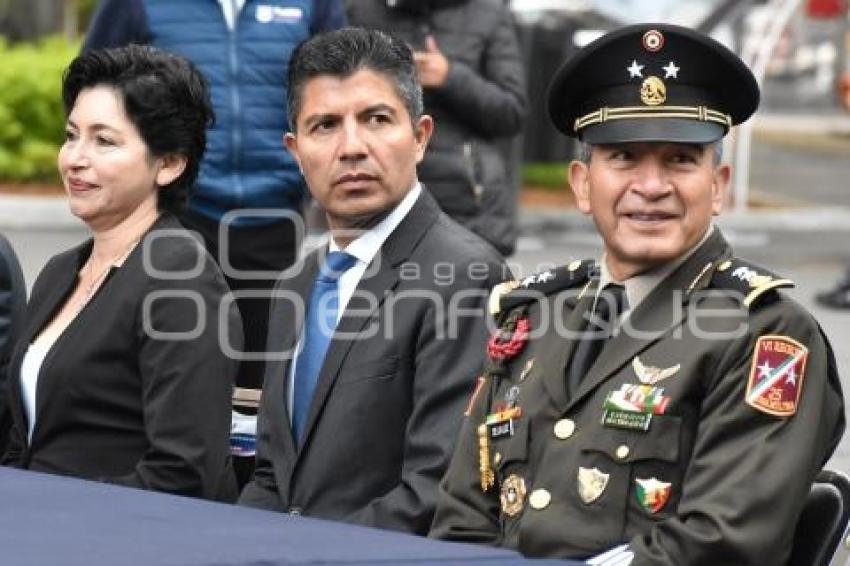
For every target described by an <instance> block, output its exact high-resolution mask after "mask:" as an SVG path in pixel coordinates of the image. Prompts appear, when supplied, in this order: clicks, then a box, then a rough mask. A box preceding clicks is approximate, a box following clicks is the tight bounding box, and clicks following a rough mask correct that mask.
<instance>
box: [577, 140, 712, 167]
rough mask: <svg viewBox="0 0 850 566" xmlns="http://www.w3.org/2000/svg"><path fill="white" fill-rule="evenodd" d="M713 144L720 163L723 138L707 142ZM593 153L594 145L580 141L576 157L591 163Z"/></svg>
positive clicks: (583, 161)
mask: <svg viewBox="0 0 850 566" xmlns="http://www.w3.org/2000/svg"><path fill="white" fill-rule="evenodd" d="M706 145H709V146H711V149H712V151H713V152H714V165H715V166H717V165H720V163H721V162H722V161H723V140H722V139H719V140H717V141H716V142H711V143H709V144H706ZM592 153H593V146H592V145H591V144H589V143H587V142H585V141H579V142H578V152H577V154H576V159H577V160H579V161H581V162H582V163H590V158H591V154H592Z"/></svg>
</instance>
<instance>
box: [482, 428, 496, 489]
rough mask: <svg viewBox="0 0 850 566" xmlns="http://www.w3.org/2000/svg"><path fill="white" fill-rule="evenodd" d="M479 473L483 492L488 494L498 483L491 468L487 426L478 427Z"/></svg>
mask: <svg viewBox="0 0 850 566" xmlns="http://www.w3.org/2000/svg"><path fill="white" fill-rule="evenodd" d="M478 471H479V473H480V475H481V491H483V492H484V493H487V492H488V491H489V490H490V488H491V487H493V484H494V483H496V474H495V473H494V472H493V468H492V467H491V466H490V439H489V438H488V437H487V425H483V424H482V425H479V426H478Z"/></svg>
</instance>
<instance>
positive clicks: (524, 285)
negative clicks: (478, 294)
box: [488, 259, 596, 315]
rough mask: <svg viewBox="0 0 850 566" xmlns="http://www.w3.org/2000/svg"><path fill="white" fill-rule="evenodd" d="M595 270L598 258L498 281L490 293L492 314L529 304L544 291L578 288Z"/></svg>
mask: <svg viewBox="0 0 850 566" xmlns="http://www.w3.org/2000/svg"><path fill="white" fill-rule="evenodd" d="M595 269H596V261H595V260H592V259H586V260H575V261H573V262H570V263H569V264H567V265H564V266H561V267H556V268H555V269H549V270H546V271H541V272H540V273H535V274H532V275H529V276H528V277H524V278H522V279H520V280H519V281H505V282H504V283H499V284H498V285H496V286H495V287H493V291H492V292H491V293H490V300H489V303H488V306H489V309H490V314H491V315H497V314H499V313H500V312H503V311H505V310H509V309H512V308H515V307H518V306H520V305H522V304H525V303H529V302H531V301H532V300H534V297H536V296H539V295H541V294H543V295H550V294H552V293H556V292H558V291H561V290H563V289H570V288H574V287H578V286H579V285H581V284H583V283H586V282H587V281H588V280H589V279H590V277H591V275H592V274H593V272H594V271H595Z"/></svg>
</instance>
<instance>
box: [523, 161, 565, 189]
mask: <svg viewBox="0 0 850 566" xmlns="http://www.w3.org/2000/svg"><path fill="white" fill-rule="evenodd" d="M522 184H523V186H534V187H541V188H551V189H563V188H564V187H566V186H567V164H566V163H563V162H554V163H550V162H535V163H526V164H524V165H523V166H522Z"/></svg>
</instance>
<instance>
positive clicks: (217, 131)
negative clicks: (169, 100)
mask: <svg viewBox="0 0 850 566" xmlns="http://www.w3.org/2000/svg"><path fill="white" fill-rule="evenodd" d="M344 25H345V12H344V8H343V5H342V1H341V0H312V1H311V0H218V1H217V2H216V1H213V0H182V1H181V2H173V1H171V0H101V2H100V5H99V6H98V9H97V11H96V12H95V14H94V17H93V19H92V22H91V25H90V27H89V30H88V33H87V35H86V39H85V43H84V45H83V50H84V51H86V50H90V49H97V48H102V47H120V46H123V45H127V44H130V43H139V44H149V45H153V46H154V47H158V48H162V49H166V50H169V51H172V52H175V53H178V54H180V55H183V56H184V57H186V58H188V59H189V60H191V61H192V62H193V63H194V64H195V65H196V66H197V67H198V68H199V69H200V71H201V72H202V73H203V74H204V76H205V77H206V78H207V80H208V81H209V83H210V89H211V93H212V102H213V108H214V110H215V116H216V120H215V124H214V125H213V126H212V128H211V129H210V131H209V132H208V137H207V139H208V141H207V148H206V153H205V154H204V158H203V161H202V163H201V171H200V175H199V176H198V181H197V184H196V187H195V189H194V192H193V193H192V197H191V199H190V201H189V204H188V206H187V209H186V212H185V213H184V214H183V215H182V216H181V217H180V220H181V221H182V223H183V224H184V225H185V226H186V227H187V228H190V229H193V230H196V231H198V232H200V233H201V235H202V236H203V237H204V240H205V243H206V245H207V249H208V250H209V251H210V253H211V254H212V255H213V257H215V258H216V259H217V260H218V262H219V264H220V265H221V267H222V269H223V271H224V273H225V276H226V278H227V281H228V283H229V284H230V287H231V288H232V289H233V290H234V291H236V292H237V297H239V293H238V292H239V291H241V290H257V289H260V290H264V291H267V290H270V289H271V288H272V287H273V285H274V281H275V280H276V278H277V276H278V274H279V273H280V272H281V271H282V270H283V269H285V268H287V267H288V266H290V265H291V264H292V263H293V262H294V260H295V256H296V253H297V250H298V248H299V247H300V241H298V240H300V237H299V235H300V234H301V233H302V231H301V230H300V228H299V226H300V219H301V212H302V207H303V204H304V201H305V195H306V188H305V185H304V181H303V179H302V177H301V173H300V172H299V170H298V166H297V165H296V164H295V161H294V160H293V158H292V156H291V155H290V154H289V153H288V152H287V151H286V150H285V149H284V146H283V141H282V140H283V134H284V133H285V132H286V131H287V130H288V119H287V116H286V70H287V65H288V62H289V56H290V54H291V52H292V50H293V49H294V48H295V46H296V45H298V44H299V43H300V42H301V41H302V40H304V39H306V38H308V37H310V36H312V35H313V34H316V33H319V32H322V31H326V30H330V29H336V28H340V27H343V26H344ZM221 224H225V225H226V226H227V229H226V230H223V231H222V234H226V237H227V241H226V242H221V241H220V240H219V230H220V225H221ZM237 304H238V305H239V309H240V311H241V314H242V320H243V324H244V329H245V349H246V351H248V352H261V351H263V350H265V345H266V344H265V340H266V330H267V327H268V310H269V309H268V306H269V301H268V299H267V298H261V299H258V298H248V297H244V298H237ZM262 369H263V368H262V363H261V362H259V361H248V362H243V363H242V365H241V367H240V372H239V376H238V378H237V383H236V384H237V386H240V387H250V388H260V387H261V386H262Z"/></svg>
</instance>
